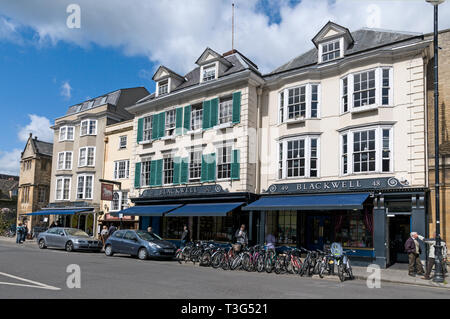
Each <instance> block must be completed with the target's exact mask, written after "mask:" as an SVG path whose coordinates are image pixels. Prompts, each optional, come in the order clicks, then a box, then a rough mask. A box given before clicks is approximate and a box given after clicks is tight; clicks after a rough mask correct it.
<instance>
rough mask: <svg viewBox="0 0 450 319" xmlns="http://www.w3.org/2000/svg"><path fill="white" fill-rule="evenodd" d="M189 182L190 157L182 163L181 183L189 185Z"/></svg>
mask: <svg viewBox="0 0 450 319" xmlns="http://www.w3.org/2000/svg"><path fill="white" fill-rule="evenodd" d="M188 180H189V157H185V158H183V159H182V161H181V174H180V183H181V184H187V182H188Z"/></svg>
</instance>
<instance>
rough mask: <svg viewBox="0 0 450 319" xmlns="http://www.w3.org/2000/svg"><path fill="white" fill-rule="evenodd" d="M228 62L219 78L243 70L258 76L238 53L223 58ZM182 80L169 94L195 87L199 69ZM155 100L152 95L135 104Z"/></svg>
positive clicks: (247, 61) (249, 63) (252, 67)
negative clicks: (229, 64)
mask: <svg viewBox="0 0 450 319" xmlns="http://www.w3.org/2000/svg"><path fill="white" fill-rule="evenodd" d="M223 57H224V58H225V59H226V60H227V61H228V62H230V63H231V64H232V66H231V67H230V68H228V69H227V70H226V71H225V72H224V73H222V74H219V78H223V77H226V76H228V75H231V74H233V73H237V72H240V71H243V70H252V71H254V72H256V73H257V74H260V73H259V71H258V67H257V66H256V64H254V63H253V62H252V61H250V60H249V59H248V58H246V57H245V56H244V55H242V54H241V53H240V52H239V51H237V50H234V51H233V52H232V53H231V54H230V55H227V56H223ZM184 78H185V79H186V80H185V81H184V82H182V83H181V84H180V85H179V86H177V87H176V88H175V89H174V90H171V92H170V93H174V92H177V91H180V90H182V89H186V88H188V87H192V86H195V85H199V84H200V67H196V68H195V69H193V70H191V71H190V72H188V73H187V74H186V75H185V76H184ZM153 99H155V94H154V93H152V94H150V95H148V96H146V97H144V98H143V99H141V100H139V101H137V102H136V104H138V103H143V102H146V101H150V100H153Z"/></svg>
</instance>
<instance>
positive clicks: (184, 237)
mask: <svg viewBox="0 0 450 319" xmlns="http://www.w3.org/2000/svg"><path fill="white" fill-rule="evenodd" d="M188 240H189V230H188V227H187V226H186V225H184V227H183V233H182V234H181V248H183V247H184V246H186V242H187V241H188Z"/></svg>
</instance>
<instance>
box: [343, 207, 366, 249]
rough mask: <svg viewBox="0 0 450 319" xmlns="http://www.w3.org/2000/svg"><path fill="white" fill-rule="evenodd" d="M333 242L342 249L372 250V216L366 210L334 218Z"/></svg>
mask: <svg viewBox="0 0 450 319" xmlns="http://www.w3.org/2000/svg"><path fill="white" fill-rule="evenodd" d="M334 225H335V241H336V242H340V243H342V245H343V246H344V247H352V248H373V214H372V212H370V211H368V210H362V211H356V212H349V213H346V214H339V215H336V216H335V222H334Z"/></svg>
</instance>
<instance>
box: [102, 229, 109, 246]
mask: <svg viewBox="0 0 450 319" xmlns="http://www.w3.org/2000/svg"><path fill="white" fill-rule="evenodd" d="M108 234H109V232H108V228H107V227H106V225H104V226H103V228H102V231H101V232H100V237H101V238H102V243H103V249H105V243H106V240H107V239H108Z"/></svg>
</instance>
